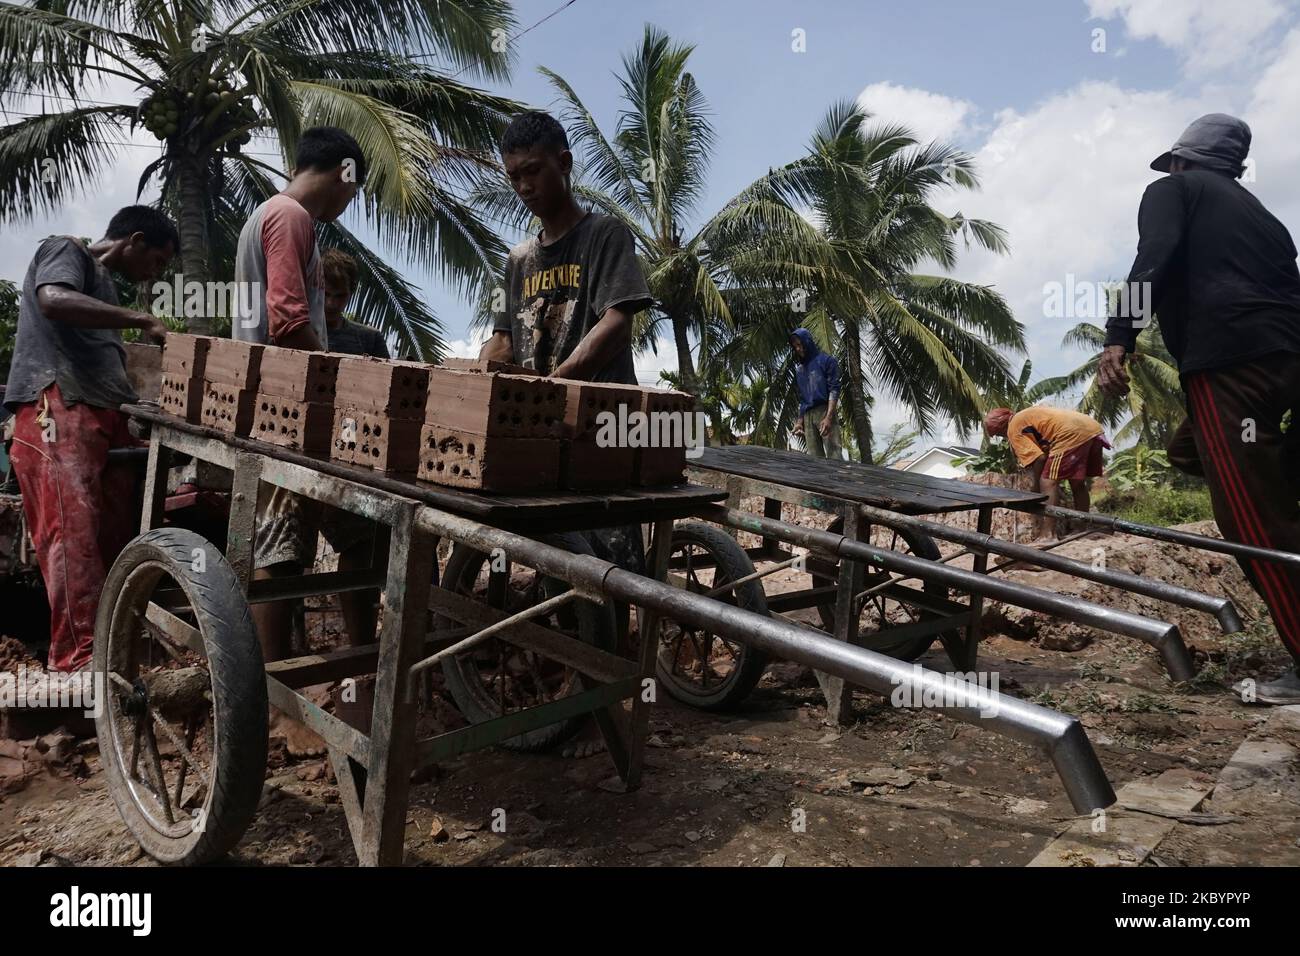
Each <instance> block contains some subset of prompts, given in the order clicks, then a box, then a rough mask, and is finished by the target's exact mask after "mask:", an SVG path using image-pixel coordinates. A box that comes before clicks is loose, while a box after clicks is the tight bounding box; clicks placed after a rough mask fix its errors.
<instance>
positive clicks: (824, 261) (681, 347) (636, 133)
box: [479, 25, 849, 418]
mask: <svg viewBox="0 0 1300 956" xmlns="http://www.w3.org/2000/svg"><path fill="white" fill-rule="evenodd" d="M693 49H694V48H693V47H692V46H690V45H689V44H676V43H674V42H673V41H672V40H671V38H670V37H669V36H668V35H667V34H665V33H664V32H662V31H661V30H659V29H657V28H656V27H653V26H650V25H647V26H646V28H645V34H644V36H643V38H642V40H641V43H640V44H639V45H638V46H637V47H636V49H634V50H633V51H632V52H631V53H630V54H628V55H627V56H625V57H624V58H623V71H622V74H621V75H620V76H619V77H618V82H619V84H620V86H621V88H622V91H623V103H624V106H623V109H622V110H621V111H620V112H619V116H618V120H617V123H616V126H615V130H614V134H613V135H612V136H606V134H605V133H604V132H602V130H601V129H600V127H599V126H598V125H597V123H596V121H595V119H594V118H593V117H592V115H591V113H590V111H589V110H588V109H587V107H586V106H585V105H584V104H583V101H582V100H581V98H580V97H579V96H578V93H577V92H576V91H575V90H574V89H573V87H572V86H571V85H570V84H569V83H568V82H567V81H566V80H565V79H564V78H563V77H561V76H560V75H559V74H557V73H555V72H554V71H552V70H549V69H545V68H543V69H542V70H541V72H542V74H543V75H544V76H545V77H546V78H547V79H548V80H549V81H550V83H551V85H552V86H553V87H554V88H555V90H556V92H557V94H558V96H559V99H560V102H561V103H562V104H563V108H562V115H561V120H562V122H564V124H565V126H566V127H567V129H568V132H569V136H570V141H571V143H572V145H573V148H574V154H575V158H576V173H575V177H574V183H575V185H574V190H575V193H576V194H577V195H578V196H579V198H580V199H581V200H583V201H585V202H586V203H587V204H589V205H590V206H592V207H594V208H596V209H597V210H599V211H601V212H604V213H606V214H608V215H611V216H615V217H617V218H618V219H620V220H622V221H623V222H624V223H625V224H626V225H627V227H628V228H629V229H630V230H631V231H632V234H633V236H634V237H635V240H636V244H637V252H638V255H639V256H640V258H641V260H642V264H643V266H644V268H645V271H646V278H647V281H648V283H649V285H650V291H651V294H652V295H653V296H654V298H655V300H656V305H655V307H654V308H653V309H651V310H647V311H646V312H645V313H643V314H642V315H641V316H639V317H638V321H637V325H636V329H635V343H636V345H637V347H638V348H640V349H644V348H647V347H652V345H653V343H654V341H655V339H656V336H657V335H658V333H659V332H660V330H661V329H662V328H663V326H664V325H667V326H668V328H669V331H670V333H671V335H672V337H673V341H674V343H675V345H676V348H677V362H678V379H677V380H678V382H679V383H680V385H681V387H683V388H686V389H687V390H688V391H691V392H693V393H696V394H698V395H700V396H702V398H701V401H702V402H703V403H704V404H705V405H706V407H710V405H709V403H710V401H711V399H709V394H710V390H708V389H705V388H703V387H702V383H701V381H700V371H701V370H700V369H699V368H698V367H697V363H696V361H695V360H694V359H693V358H692V352H693V351H694V349H695V343H698V350H699V355H701V356H702V357H703V359H702V361H707V359H708V357H709V356H711V355H712V354H713V353H714V352H715V351H716V348H717V343H723V342H726V341H730V339H731V337H732V336H733V335H734V334H735V329H736V326H737V323H738V315H742V314H744V313H745V312H746V311H747V310H748V309H750V308H751V307H757V305H756V303H757V300H758V299H759V298H762V297H766V298H768V299H776V298H784V295H785V293H784V291H783V290H784V289H788V288H792V287H795V286H805V287H810V286H812V285H813V284H814V283H820V284H823V285H832V284H833V283H834V282H835V281H836V278H837V277H836V276H835V275H833V274H832V273H833V271H834V260H833V256H832V251H833V250H831V248H830V246H829V244H828V243H827V241H826V239H825V238H824V237H823V236H822V235H821V233H819V232H818V230H817V229H816V228H815V227H814V226H813V224H812V223H810V222H808V221H807V220H806V219H805V218H804V217H803V216H801V215H800V214H799V212H798V211H797V210H795V209H793V208H791V207H790V206H789V205H787V204H786V203H784V202H783V201H781V199H780V197H778V196H776V195H774V194H772V193H771V192H768V193H762V192H756V191H753V190H746V191H745V192H743V193H742V194H740V195H739V196H737V197H735V198H734V199H732V200H731V201H730V202H728V203H726V204H725V205H724V206H723V207H722V208H721V209H720V210H719V211H718V212H716V213H715V214H713V215H712V216H711V217H709V218H707V219H705V220H704V222H703V223H702V224H700V225H698V226H693V225H692V223H693V222H694V221H695V218H696V213H697V206H698V202H699V199H700V197H701V196H702V194H703V192H704V187H705V183H706V181H707V175H708V167H709V161H710V159H711V157H712V154H713V145H714V133H713V127H712V125H711V123H710V121H709V118H708V109H707V104H706V103H705V99H704V95H703V93H702V92H701V90H700V88H699V87H698V86H697V85H696V83H695V79H694V78H693V77H692V76H691V74H690V73H689V72H688V71H687V69H686V66H687V61H688V60H689V58H690V54H691V52H692V50H693ZM479 198H480V200H481V201H482V202H483V203H484V204H485V205H486V206H487V207H488V208H489V209H491V210H492V211H493V212H494V213H495V214H496V215H497V216H498V217H499V218H500V219H501V220H502V221H504V222H506V223H507V224H509V225H511V226H512V227H514V228H516V229H523V228H526V227H528V226H529V225H530V217H529V214H528V213H527V211H526V210H525V209H524V208H523V207H522V206H521V204H520V203H519V201H518V200H517V199H516V197H515V195H514V193H513V191H512V190H511V189H510V187H509V186H508V184H506V183H505V182H504V181H501V182H499V183H495V184H491V185H490V186H489V187H488V188H485V189H484V190H483V191H481V193H480V195H479ZM838 279H839V281H849V277H848V276H839V277H838ZM774 290H782V291H780V292H779V293H778V292H776V291H774ZM692 340H694V341H692ZM710 410H711V411H713V412H714V417H715V418H717V417H719V415H720V414H721V412H720V409H719V408H712V407H711V408H710Z"/></svg>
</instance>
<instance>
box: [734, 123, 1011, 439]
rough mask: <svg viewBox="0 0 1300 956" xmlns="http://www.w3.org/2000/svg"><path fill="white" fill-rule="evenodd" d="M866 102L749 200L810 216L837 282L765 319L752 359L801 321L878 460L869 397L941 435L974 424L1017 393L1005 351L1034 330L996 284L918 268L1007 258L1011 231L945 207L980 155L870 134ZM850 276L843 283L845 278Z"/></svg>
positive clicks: (760, 318) (745, 347) (749, 338)
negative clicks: (828, 360)
mask: <svg viewBox="0 0 1300 956" xmlns="http://www.w3.org/2000/svg"><path fill="white" fill-rule="evenodd" d="M870 119H871V116H870V114H869V113H867V112H866V111H865V110H864V109H862V107H860V106H858V105H857V104H856V103H852V102H843V103H837V104H834V105H833V106H832V107H831V108H830V109H829V110H828V111H827V113H826V116H825V118H824V119H823V120H822V122H821V124H820V125H819V126H818V127H817V129H816V131H815V132H814V134H813V137H812V141H811V143H810V144H809V149H808V152H807V154H806V155H805V156H803V157H801V158H799V159H796V160H794V161H793V162H791V163H788V164H787V165H785V166H783V167H781V168H779V169H775V170H773V171H771V172H770V173H769V174H768V175H767V176H765V177H763V178H762V179H760V180H759V181H758V182H756V183H755V184H754V185H753V186H751V187H750V190H749V191H748V195H750V196H753V197H772V199H774V200H775V201H778V202H780V203H782V204H784V205H786V206H788V207H789V208H791V209H798V210H803V211H806V212H807V214H808V216H809V218H810V219H811V220H812V221H813V222H815V223H817V224H818V227H819V230H820V232H821V233H822V236H823V239H824V241H825V244H826V245H827V246H828V247H829V248H830V249H831V250H833V253H834V259H833V263H832V264H831V265H830V266H823V268H822V269H821V274H822V275H823V276H829V277H831V278H832V279H833V280H834V281H832V282H829V283H825V284H819V283H816V282H814V284H813V285H812V287H811V288H809V287H808V286H803V287H795V288H791V289H790V290H789V292H790V296H791V302H792V303H793V302H798V303H799V304H800V305H801V307H802V311H799V312H796V313H795V314H793V315H792V313H791V311H790V308H789V305H787V307H786V308H785V309H784V310H780V309H775V310H756V311H754V312H752V313H751V314H750V321H749V322H748V323H747V324H746V328H745V330H744V338H743V343H742V344H741V345H739V346H732V347H731V349H732V350H733V351H735V353H736V355H737V357H738V358H739V360H740V361H742V362H743V361H745V355H746V353H748V354H749V355H751V356H753V357H754V359H755V360H756V361H758V362H760V363H761V362H763V361H765V360H766V359H765V356H768V355H771V354H774V353H775V352H777V351H778V350H783V351H788V344H787V338H788V335H789V332H790V329H791V327H792V324H797V325H802V326H804V327H806V328H807V329H808V330H809V331H810V332H811V333H812V334H813V337H814V338H815V339H816V341H817V342H818V344H819V345H820V346H821V347H822V348H823V349H825V350H827V351H830V352H832V353H833V354H835V355H837V357H838V358H839V360H840V368H841V379H842V382H841V384H842V392H841V400H842V406H843V407H844V408H845V410H846V413H847V416H848V420H849V422H850V423H851V428H852V432H853V435H854V438H855V439H856V444H857V447H858V448H859V449H860V454H861V455H862V457H863V459H864V460H867V461H869V460H870V457H871V452H870V449H871V448H872V446H873V441H872V426H871V400H872V398H873V397H875V398H882V397H883V398H890V399H893V400H894V401H897V402H900V403H902V404H903V405H904V406H905V407H906V408H907V409H908V410H909V411H910V412H911V414H912V416H913V427H914V428H915V429H916V430H917V431H919V432H922V433H924V432H927V431H930V430H931V429H932V428H933V427H934V426H935V425H936V424H937V423H938V420H939V419H940V418H943V417H947V418H950V419H952V420H953V421H954V422H955V423H956V424H957V425H958V427H960V428H963V429H966V428H970V427H973V426H974V425H975V424H976V423H978V421H979V420H980V417H981V415H982V413H983V410H984V397H983V395H984V393H985V392H988V391H1006V390H1007V389H1009V388H1010V387H1012V386H1013V385H1014V381H1013V379H1012V378H1011V375H1010V369H1009V367H1008V364H1007V360H1006V358H1005V357H1004V356H1003V354H1002V351H1001V350H1002V349H1010V350H1014V351H1023V349H1024V330H1023V327H1022V326H1021V325H1020V323H1019V322H1017V321H1016V320H1015V317H1014V316H1013V315H1012V314H1011V311H1010V309H1009V308H1008V306H1007V303H1006V301H1005V300H1004V299H1003V298H1002V296H1001V295H999V294H998V293H997V292H995V291H994V290H992V289H991V288H988V287H986V286H980V285H976V284H973V283H968V282H961V281H959V280H957V279H953V278H950V277H948V276H944V275H933V274H928V273H926V272H922V271H920V270H921V269H922V268H923V267H926V266H936V265H937V266H939V267H941V268H944V269H950V268H952V267H953V266H954V265H955V264H956V260H957V253H958V247H959V243H961V242H963V241H964V242H965V244H966V245H967V246H969V245H971V244H975V245H979V246H982V247H983V248H986V249H990V250H992V251H994V252H998V253H1002V252H1005V251H1006V249H1007V246H1006V240H1005V236H1004V234H1003V231H1002V229H1001V228H1000V227H998V226H996V225H994V224H992V223H989V222H986V221H984V220H979V219H971V218H968V217H966V216H963V215H962V214H961V213H959V212H958V213H955V214H952V215H945V214H944V213H942V212H940V211H939V210H938V209H937V208H935V206H934V203H935V202H936V194H937V193H938V192H939V191H940V190H943V189H946V188H975V187H977V185H978V179H977V177H976V175H975V172H974V170H973V168H972V164H971V160H970V158H969V157H968V156H966V155H965V154H962V153H960V152H958V151H957V150H956V149H954V148H953V147H951V146H947V145H944V144H940V143H931V144H927V145H923V144H920V143H918V141H917V140H916V138H915V137H914V136H913V135H912V134H911V133H910V132H909V131H908V130H907V129H906V128H904V127H901V126H894V125H887V124H876V125H869V121H870ZM844 276H848V277H851V279H852V281H850V282H844V281H841V279H842V277H844Z"/></svg>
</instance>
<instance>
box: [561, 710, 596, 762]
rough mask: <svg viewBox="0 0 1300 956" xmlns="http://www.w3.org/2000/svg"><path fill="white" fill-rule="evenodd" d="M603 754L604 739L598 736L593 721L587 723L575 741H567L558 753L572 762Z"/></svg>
mask: <svg viewBox="0 0 1300 956" xmlns="http://www.w3.org/2000/svg"><path fill="white" fill-rule="evenodd" d="M604 752H605V738H604V737H602V736H601V735H600V728H599V727H598V726H597V725H596V722H595V721H594V720H589V721H587V724H586V726H584V727H583V728H582V730H581V732H579V734H578V736H577V738H576V739H574V740H571V741H569V742H568V743H567V744H565V745H564V749H563V750H562V751H560V756H562V757H566V758H570V759H573V760H586V759H587V758H588V757H594V756H596V754H600V753H604Z"/></svg>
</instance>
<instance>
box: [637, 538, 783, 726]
mask: <svg viewBox="0 0 1300 956" xmlns="http://www.w3.org/2000/svg"><path fill="white" fill-rule="evenodd" d="M672 544H673V547H672V550H673V552H676V550H677V548H678V547H679V546H681V545H687V544H690V545H695V546H696V547H698V548H701V549H702V550H704V551H705V552H706V553H707V554H708V555H709V556H710V557H711V558H712V559H713V561H714V563H715V571H714V575H715V577H714V582H713V586H720V585H722V584H725V583H726V582H728V581H738V580H740V579H741V578H744V577H748V576H749V575H751V574H753V573H754V562H753V561H751V560H750V558H749V555H747V554H746V553H745V549H744V548H742V547H741V546H740V545H739V544H737V543H736V539H735V538H733V537H731V535H729V534H727V533H726V532H725V531H723V530H721V529H720V528H716V527H714V526H713V525H709V524H705V523H703V522H700V521H685V522H682V523H680V524H677V525H675V526H674V527H673V542H672ZM717 575H722V579H721V580H719V579H718V577H717ZM713 600H716V601H721V602H723V603H725V604H731V605H733V606H738V607H741V608H743V609H744V610H746V611H753V612H754V613H755V614H762V615H763V616H764V617H766V616H767V614H768V611H767V596H766V595H765V594H764V593H763V583H762V581H761V580H754V581H749V582H747V583H745V584H742V585H741V586H740V587H739V588H737V589H734V590H732V591H730V592H728V593H726V594H720V595H718V596H717V597H715V598H714V599H713ZM670 623H671V622H670V621H669V620H665V621H664V622H663V624H670ZM719 639H720V638H713V637H711V638H710V648H712V646H713V641H714V640H719ZM732 643H733V642H730V641H728V642H727V644H728V646H731V645H732ZM735 646H736V647H737V648H738V649H739V652H738V653H739V656H738V659H737V660H736V663H735V666H734V667H733V669H732V671H731V673H729V674H728V675H727V676H726V677H725V678H724V679H723V681H722V683H720V684H718V685H717V686H716V687H714V688H710V689H708V690H707V691H706V690H703V689H701V688H700V687H699V686H698V685H695V684H693V683H692V682H690V681H685V680H682V679H681V677H680V675H677V674H674V673H673V666H672V657H673V653H672V649H671V648H670V647H668V646H667V638H665V637H663V636H661V637H660V643H659V652H658V654H657V656H656V659H655V675H656V677H657V678H658V681H659V683H660V684H661V685H662V686H663V687H664V689H665V690H667V691H668V693H669V694H670V695H671V696H672V697H673V699H675V700H678V701H681V702H682V703H683V704H689V705H690V706H691V707H695V708H698V709H700V710H708V711H726V710H732V709H734V708H736V707H737V706H739V705H740V703H741V702H742V701H744V700H745V698H746V697H748V696H749V694H750V692H751V691H753V689H754V686H755V685H756V684H757V683H758V681H759V678H761V677H762V676H763V671H764V670H766V669H767V665H768V656H767V655H766V654H764V653H763V652H762V651H759V650H757V649H756V648H753V647H750V646H749V645H747V644H740V643H739V642H735Z"/></svg>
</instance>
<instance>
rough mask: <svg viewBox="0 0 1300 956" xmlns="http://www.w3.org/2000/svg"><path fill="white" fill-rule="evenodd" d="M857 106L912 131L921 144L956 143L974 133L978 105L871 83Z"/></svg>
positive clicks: (910, 88)
mask: <svg viewBox="0 0 1300 956" xmlns="http://www.w3.org/2000/svg"><path fill="white" fill-rule="evenodd" d="M858 105H859V106H861V107H862V108H863V109H865V110H867V111H869V112H870V113H872V114H873V116H874V117H875V119H876V120H877V121H879V122H883V123H898V124H902V125H904V126H907V127H908V128H909V129H911V130H912V132H914V133H915V134H916V136H917V139H919V140H920V141H921V142H923V143H926V142H930V141H931V140H943V141H946V142H953V141H954V140H957V139H959V138H960V137H962V136H963V135H965V134H967V133H969V132H970V131H971V123H972V121H973V119H974V116H975V113H976V109H975V104H973V103H970V102H968V101H966V100H959V99H954V98H952V97H950V96H944V95H943V94H942V93H931V92H930V91H928V90H921V89H916V88H915V87H908V86H896V85H895V84H893V83H872V84H871V85H870V86H868V87H866V88H865V89H864V90H863V91H862V92H861V93H859V94H858Z"/></svg>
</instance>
